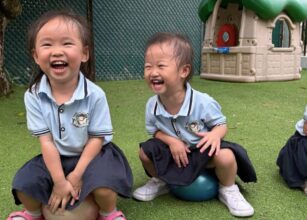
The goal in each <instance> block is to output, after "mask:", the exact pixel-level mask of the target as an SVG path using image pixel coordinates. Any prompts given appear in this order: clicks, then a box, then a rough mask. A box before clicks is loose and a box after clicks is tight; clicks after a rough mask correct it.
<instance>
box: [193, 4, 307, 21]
mask: <svg viewBox="0 0 307 220" xmlns="http://www.w3.org/2000/svg"><path fill="white" fill-rule="evenodd" d="M216 1H217V0H202V1H201V3H200V5H199V7H198V15H199V17H200V19H201V20H202V21H203V22H205V21H206V20H207V19H208V18H209V16H210V15H211V13H212V12H213V9H214V5H215V3H216ZM228 3H236V4H238V5H239V6H241V7H243V6H244V7H245V8H247V9H249V10H252V11H254V12H255V13H256V14H257V15H258V16H259V17H260V18H261V19H263V20H269V19H273V18H275V17H276V16H277V15H278V14H280V13H281V12H285V13H286V14H287V15H288V16H289V17H290V18H291V19H292V20H293V21H295V22H300V21H303V20H306V19H307V1H306V0H222V3H221V6H222V7H226V6H227V4H228Z"/></svg>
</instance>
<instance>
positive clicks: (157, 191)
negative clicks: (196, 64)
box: [133, 33, 257, 216]
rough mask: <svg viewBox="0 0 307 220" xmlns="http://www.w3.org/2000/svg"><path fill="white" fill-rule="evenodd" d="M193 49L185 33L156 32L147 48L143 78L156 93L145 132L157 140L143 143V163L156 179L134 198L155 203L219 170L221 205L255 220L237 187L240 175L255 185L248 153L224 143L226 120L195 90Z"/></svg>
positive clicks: (212, 102)
mask: <svg viewBox="0 0 307 220" xmlns="http://www.w3.org/2000/svg"><path fill="white" fill-rule="evenodd" d="M192 74H193V49H192V46H191V43H190V41H189V39H188V38H187V37H185V36H183V35H180V34H173V33H157V34H155V35H153V36H152V37H151V38H150V39H149V40H148V42H147V44H146V48H145V64H144V77H145V80H146V82H147V83H148V85H149V87H150V88H151V89H152V91H153V92H154V93H155V94H156V95H155V96H153V97H151V98H150V99H149V100H148V102H147V105H146V129H147V131H148V133H149V134H150V135H153V138H151V139H149V140H148V141H146V142H144V143H141V144H140V152H139V156H140V160H141V162H142V164H143V167H144V169H145V171H146V173H147V174H148V175H149V176H151V177H152V178H151V179H150V180H149V181H148V183H147V184H145V185H144V186H142V187H140V188H138V189H136V190H135V191H134V193H133V197H134V198H135V199H137V200H141V201H150V200H152V199H154V198H155V197H157V196H159V195H162V194H164V193H167V192H168V191H169V189H168V184H172V185H189V184H190V183H192V182H193V180H195V179H196V178H197V176H198V175H199V174H200V172H201V171H202V170H203V169H204V168H214V169H215V174H216V176H217V178H218V180H219V183H220V186H219V200H220V201H221V202H223V203H224V204H225V205H226V206H227V207H228V209H229V211H230V212H231V214H232V215H235V216H251V215H253V214H254V209H253V207H252V206H251V205H250V204H249V203H248V202H247V201H246V200H245V199H244V197H243V195H242V194H241V193H240V191H239V188H238V186H237V185H236V184H235V178H236V174H237V173H238V175H239V176H240V178H241V179H242V180H243V181H245V182H256V179H257V178H256V173H255V170H254V168H253V166H252V163H251V162H250V160H249V158H248V155H247V153H246V151H245V150H244V149H243V148H242V147H241V146H240V145H238V144H235V143H232V142H228V141H224V140H223V138H224V136H225V135H226V133H227V126H226V117H225V116H224V115H223V114H222V112H221V107H220V105H219V104H218V103H217V102H216V101H215V100H214V99H213V98H212V97H210V96H209V95H208V94H206V93H201V92H198V91H196V90H194V89H192V88H191V86H190V84H189V82H188V81H189V79H190V78H191V77H192Z"/></svg>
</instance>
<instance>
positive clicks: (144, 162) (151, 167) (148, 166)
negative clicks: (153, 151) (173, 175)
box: [139, 148, 157, 177]
mask: <svg viewBox="0 0 307 220" xmlns="http://www.w3.org/2000/svg"><path fill="white" fill-rule="evenodd" d="M139 157H140V160H141V162H142V165H143V167H144V168H145V170H147V172H148V173H149V174H150V175H151V176H153V177H156V176H157V173H156V170H155V167H154V165H153V163H152V161H151V160H150V159H149V158H148V157H147V155H146V154H145V153H144V151H143V149H142V148H141V149H140V152H139Z"/></svg>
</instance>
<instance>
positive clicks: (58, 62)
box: [51, 61, 68, 69]
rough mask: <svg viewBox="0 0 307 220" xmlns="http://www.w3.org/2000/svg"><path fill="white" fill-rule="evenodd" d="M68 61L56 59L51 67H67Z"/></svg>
mask: <svg viewBox="0 0 307 220" xmlns="http://www.w3.org/2000/svg"><path fill="white" fill-rule="evenodd" d="M67 66H68V63H67V62H64V61H54V62H52V63H51V67H52V68H54V69H63V68H64V67H67Z"/></svg>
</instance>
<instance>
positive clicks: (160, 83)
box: [150, 79, 164, 85]
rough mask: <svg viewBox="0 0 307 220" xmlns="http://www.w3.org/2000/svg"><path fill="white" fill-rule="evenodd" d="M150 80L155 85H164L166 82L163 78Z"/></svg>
mask: <svg viewBox="0 0 307 220" xmlns="http://www.w3.org/2000/svg"><path fill="white" fill-rule="evenodd" d="M150 82H151V84H153V85H162V84H163V83H164V80H162V79H152V80H150Z"/></svg>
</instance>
